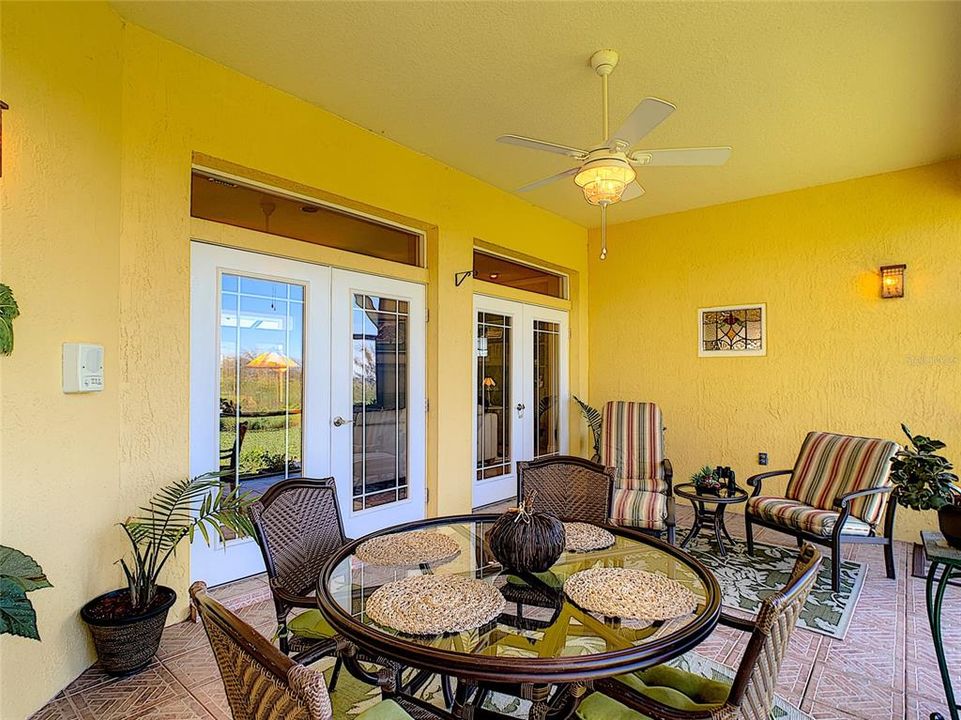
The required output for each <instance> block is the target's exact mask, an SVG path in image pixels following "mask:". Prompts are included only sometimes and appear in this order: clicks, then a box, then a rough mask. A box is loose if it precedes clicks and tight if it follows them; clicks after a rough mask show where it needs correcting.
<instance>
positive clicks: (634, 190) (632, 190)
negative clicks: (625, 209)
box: [620, 182, 644, 202]
mask: <svg viewBox="0 0 961 720" xmlns="http://www.w3.org/2000/svg"><path fill="white" fill-rule="evenodd" d="M643 194H644V188H642V187H641V186H640V185H639V184H638V183H637V182H632V183H631V184H630V185H628V186H627V187H626V188H624V192H623V193H621V199H620V202H627V201H628V200H634V199H636V198H639V197H640V196H641V195H643Z"/></svg>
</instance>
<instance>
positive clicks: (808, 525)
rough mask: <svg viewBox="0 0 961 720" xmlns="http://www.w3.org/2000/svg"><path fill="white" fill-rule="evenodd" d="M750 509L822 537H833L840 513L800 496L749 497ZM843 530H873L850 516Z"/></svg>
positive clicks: (769, 519)
mask: <svg viewBox="0 0 961 720" xmlns="http://www.w3.org/2000/svg"><path fill="white" fill-rule="evenodd" d="M747 512H748V513H749V514H751V515H754V516H756V517H759V518H761V519H762V520H766V521H767V522H770V523H774V524H777V525H781V526H783V527H785V528H789V529H792V530H803V531H804V532H809V533H811V534H812V535H818V536H820V537H830V536H831V535H832V534H833V533H834V526H835V524H836V523H837V520H838V516H839V513H836V512H833V511H831V510H819V509H818V508H813V507H811V506H810V505H805V504H804V503H800V502H798V501H797V500H788V499H786V498H779V497H763V496H758V497H752V498H748V501H747ZM843 532H844V534H845V535H862V536H866V535H870V534H871V526H870V525H868V524H867V523H866V522H863V521H861V520H858V519H857V518H854V517H849V518H848V519H847V522H845V523H844V530H843Z"/></svg>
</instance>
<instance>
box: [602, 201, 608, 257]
mask: <svg viewBox="0 0 961 720" xmlns="http://www.w3.org/2000/svg"><path fill="white" fill-rule="evenodd" d="M606 257H607V203H601V260H603V259H604V258H606Z"/></svg>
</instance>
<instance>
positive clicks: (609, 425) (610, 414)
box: [601, 401, 674, 544]
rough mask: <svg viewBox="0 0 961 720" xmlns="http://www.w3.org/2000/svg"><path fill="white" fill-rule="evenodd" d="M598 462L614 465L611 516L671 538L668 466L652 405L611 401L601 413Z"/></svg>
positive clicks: (660, 419)
mask: <svg viewBox="0 0 961 720" xmlns="http://www.w3.org/2000/svg"><path fill="white" fill-rule="evenodd" d="M601 416H602V420H601V464H602V465H605V466H609V467H611V466H612V467H614V468H616V469H617V475H616V480H615V482H614V499H613V503H612V505H613V507H612V511H611V519H612V520H613V521H614V522H615V523H617V524H619V525H625V526H627V527H633V528H637V529H640V530H647V531H650V532H652V533H655V534H657V535H660V534H661V533H666V535H667V539H668V542H670V543H672V544H673V542H674V499H673V498H672V497H671V492H672V479H673V475H674V472H673V469H672V467H671V461H670V460H668V459H667V458H666V457H664V419H663V417H662V416H661V409H660V408H659V407H658V406H657V405H655V404H654V403H642V402H626V401H614V402H609V403H607V404H606V405H604V410H603V411H602V413H601Z"/></svg>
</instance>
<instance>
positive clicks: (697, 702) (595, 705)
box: [577, 665, 731, 720]
mask: <svg viewBox="0 0 961 720" xmlns="http://www.w3.org/2000/svg"><path fill="white" fill-rule="evenodd" d="M617 679H618V680H620V681H621V682H622V683H624V684H625V685H627V686H628V687H630V688H631V689H633V690H634V691H636V692H637V693H638V694H640V695H644V696H646V697H648V698H650V699H651V700H654V701H656V702H658V703H660V704H661V705H667V706H668V707H671V708H674V709H675V710H700V711H710V710H712V709H714V708H717V707H718V706H720V705H722V704H723V703H724V701H725V700H727V697H728V695H729V694H730V692H731V686H730V684H728V683H725V682H721V681H719V680H710V679H708V678H705V677H701V676H700V675H696V674H694V673H689V672H687V671H686V670H681V669H679V668H675V667H671V666H669V665H655V666H654V667H652V668H650V669H648V670H642V671H641V672H637V673H630V674H627V675H621V676H619V677H618V678H617ZM577 715H578V716H579V717H580V718H582V719H583V720H639V718H644V717H646V716H645V715H643V714H641V713H638V712H636V711H634V710H631V709H630V708H628V707H627V706H625V705H622V704H621V703H619V702H617V701H616V700H613V699H611V698H609V697H607V696H606V695H603V694H601V693H594V694H593V695H591V696H590V697H589V698H587V699H586V700H585V701H584V702H583V703H581V705H580V707H579V708H578V709H577Z"/></svg>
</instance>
